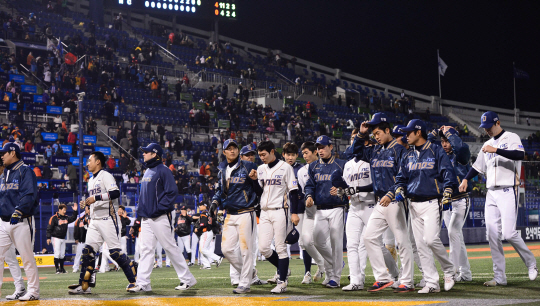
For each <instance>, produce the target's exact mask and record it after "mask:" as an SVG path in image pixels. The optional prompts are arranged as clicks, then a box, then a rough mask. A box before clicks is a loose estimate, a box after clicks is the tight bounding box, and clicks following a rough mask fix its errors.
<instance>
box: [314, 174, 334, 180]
mask: <svg viewBox="0 0 540 306" xmlns="http://www.w3.org/2000/svg"><path fill="white" fill-rule="evenodd" d="M331 177H332V175H331V174H320V173H317V174H315V180H316V181H317V182H320V181H329V180H330V178H331Z"/></svg>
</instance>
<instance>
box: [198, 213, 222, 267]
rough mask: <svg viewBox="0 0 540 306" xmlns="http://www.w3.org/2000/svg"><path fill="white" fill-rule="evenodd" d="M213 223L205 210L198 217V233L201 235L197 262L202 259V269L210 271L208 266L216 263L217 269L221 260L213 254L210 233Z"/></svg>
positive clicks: (212, 233) (211, 235) (212, 236)
mask: <svg viewBox="0 0 540 306" xmlns="http://www.w3.org/2000/svg"><path fill="white" fill-rule="evenodd" d="M213 222H214V220H212V217H210V215H209V214H208V211H207V210H204V211H202V212H201V214H200V216H199V229H198V231H200V233H201V237H200V243H199V249H200V257H199V261H201V259H202V269H210V265H211V264H212V262H214V261H216V262H217V265H216V267H219V265H220V264H221V261H222V260H223V258H222V257H220V256H218V255H216V254H214V248H213V247H212V244H213V239H214V232H213V231H212V227H213Z"/></svg>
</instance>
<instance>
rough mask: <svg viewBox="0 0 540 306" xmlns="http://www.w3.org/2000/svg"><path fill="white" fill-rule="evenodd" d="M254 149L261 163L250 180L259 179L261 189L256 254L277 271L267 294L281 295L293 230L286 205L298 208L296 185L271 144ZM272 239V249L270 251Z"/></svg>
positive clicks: (293, 176)
mask: <svg viewBox="0 0 540 306" xmlns="http://www.w3.org/2000/svg"><path fill="white" fill-rule="evenodd" d="M257 150H258V152H259V157H260V158H261V161H262V162H263V163H264V164H263V165H261V166H259V168H258V169H257V170H252V171H251V172H250V174H249V177H250V178H251V179H253V180H255V179H258V180H259V185H260V186H261V187H262V189H263V193H262V195H261V202H260V205H261V216H260V218H259V227H260V230H259V251H260V252H261V254H262V255H263V256H264V257H265V258H266V259H267V260H268V262H270V263H271V264H273V265H274V266H275V267H276V268H277V269H278V272H279V273H278V274H279V280H278V282H277V285H276V287H275V288H274V289H272V290H271V291H270V292H271V293H284V292H286V291H287V277H288V275H289V274H290V273H289V272H288V271H289V255H288V254H287V244H286V243H285V240H286V238H287V234H288V233H289V232H290V231H291V230H292V223H291V219H290V218H291V217H290V216H289V205H292V206H298V182H297V181H296V177H295V175H294V170H293V168H292V167H291V166H290V165H289V164H287V163H286V162H284V161H282V160H279V159H277V158H276V155H275V153H274V152H275V145H274V143H273V142H271V141H262V142H261V143H259V146H258V148H257ZM287 197H288V198H287ZM289 201H290V204H289ZM272 240H274V245H275V250H272V248H271V244H272Z"/></svg>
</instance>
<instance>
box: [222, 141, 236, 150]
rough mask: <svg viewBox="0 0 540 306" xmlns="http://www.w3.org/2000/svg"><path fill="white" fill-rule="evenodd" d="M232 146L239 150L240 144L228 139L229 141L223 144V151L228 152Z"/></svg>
mask: <svg viewBox="0 0 540 306" xmlns="http://www.w3.org/2000/svg"><path fill="white" fill-rule="evenodd" d="M230 145H235V146H236V147H237V148H238V142H236V140H234V139H227V140H225V143H224V144H223V150H227V148H228V147H229V146H230Z"/></svg>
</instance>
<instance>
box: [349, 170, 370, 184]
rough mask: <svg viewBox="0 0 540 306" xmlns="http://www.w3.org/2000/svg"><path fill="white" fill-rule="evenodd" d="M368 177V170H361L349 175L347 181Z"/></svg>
mask: <svg viewBox="0 0 540 306" xmlns="http://www.w3.org/2000/svg"><path fill="white" fill-rule="evenodd" d="M368 178H369V172H367V171H362V172H358V173H354V174H351V175H349V181H351V182H352V181H356V180H361V179H368Z"/></svg>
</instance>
